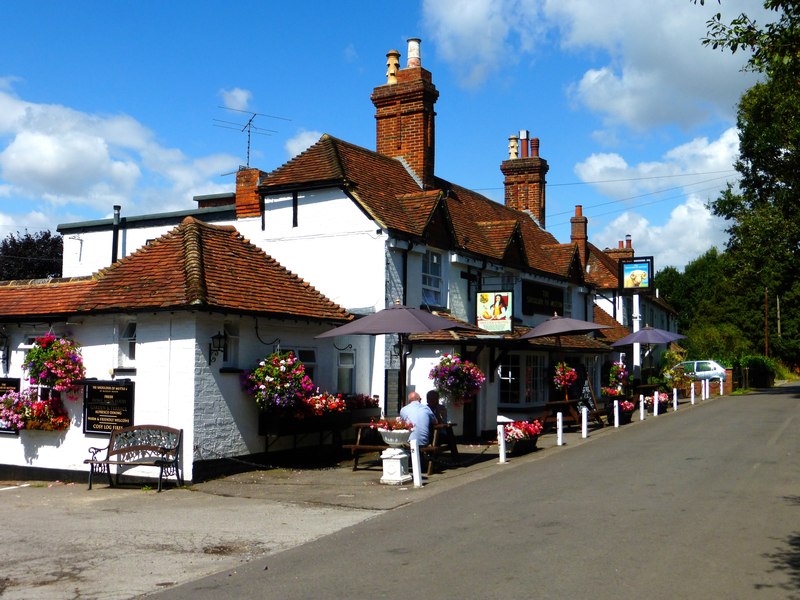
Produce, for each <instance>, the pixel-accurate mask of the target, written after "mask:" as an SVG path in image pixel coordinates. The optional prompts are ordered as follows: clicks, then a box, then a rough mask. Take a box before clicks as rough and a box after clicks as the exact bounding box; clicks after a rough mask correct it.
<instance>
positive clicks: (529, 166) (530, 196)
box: [500, 130, 550, 229]
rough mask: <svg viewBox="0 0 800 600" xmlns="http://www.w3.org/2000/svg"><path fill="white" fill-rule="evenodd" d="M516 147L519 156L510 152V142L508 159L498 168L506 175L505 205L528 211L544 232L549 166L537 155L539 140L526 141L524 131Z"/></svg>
mask: <svg viewBox="0 0 800 600" xmlns="http://www.w3.org/2000/svg"><path fill="white" fill-rule="evenodd" d="M512 137H513V136H512ZM518 145H519V153H516V152H513V151H512V142H511V140H509V158H508V160H505V161H503V162H502V164H501V165H500V170H501V171H502V173H503V175H504V176H505V177H504V180H503V185H504V186H505V203H506V206H508V207H510V208H514V209H516V210H521V211H527V212H529V213H530V214H531V216H532V217H533V218H534V219H535V220H536V222H537V223H538V224H539V226H540V227H541V228H542V229H544V228H545V187H546V183H547V182H546V181H545V176H546V175H547V171H548V170H549V168H550V167H549V166H548V164H547V161H546V160H544V159H543V158H541V157H540V156H539V139H538V138H530V139H529V133H528V131H527V130H522V131H520V132H519V140H518ZM529 148H530V152H529Z"/></svg>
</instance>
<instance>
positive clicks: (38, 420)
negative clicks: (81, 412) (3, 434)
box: [0, 388, 70, 431]
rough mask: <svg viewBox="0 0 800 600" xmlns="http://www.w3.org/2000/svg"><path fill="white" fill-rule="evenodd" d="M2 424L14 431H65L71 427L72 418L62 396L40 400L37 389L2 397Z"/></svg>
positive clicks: (0, 407) (0, 402) (0, 412)
mask: <svg viewBox="0 0 800 600" xmlns="http://www.w3.org/2000/svg"><path fill="white" fill-rule="evenodd" d="M0 424H2V426H3V428H4V429H11V430H14V431H21V430H23V429H38V430H42V431H64V430H66V429H69V427H70V417H69V414H68V413H67V411H66V409H65V408H64V404H63V403H62V402H61V395H60V394H54V395H52V396H48V397H42V398H40V397H39V394H38V390H37V389H36V388H28V389H27V390H23V391H21V392H16V391H11V392H7V393H6V394H4V395H3V396H0Z"/></svg>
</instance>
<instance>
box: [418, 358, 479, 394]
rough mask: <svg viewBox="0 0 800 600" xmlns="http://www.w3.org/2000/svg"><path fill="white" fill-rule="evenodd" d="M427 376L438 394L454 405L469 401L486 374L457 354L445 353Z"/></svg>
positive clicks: (477, 390)
mask: <svg viewBox="0 0 800 600" xmlns="http://www.w3.org/2000/svg"><path fill="white" fill-rule="evenodd" d="M428 377H429V378H430V379H431V380H433V386H434V387H435V388H436V390H437V391H438V392H439V395H440V396H441V397H442V398H444V399H445V400H446V401H450V402H452V403H453V404H455V405H456V406H460V405H461V404H464V403H465V402H469V401H471V400H472V399H473V398H474V397H475V396H476V395H477V393H478V392H479V391H480V389H481V386H482V385H483V382H484V381H486V376H485V375H484V374H483V371H481V370H480V369H479V368H478V366H477V365H475V364H474V363H471V362H469V361H468V360H463V359H462V358H461V357H460V356H459V355H458V354H445V355H443V356H442V357H441V358H440V359H439V364H437V365H436V366H435V367H433V369H431V372H430V373H429V374H428Z"/></svg>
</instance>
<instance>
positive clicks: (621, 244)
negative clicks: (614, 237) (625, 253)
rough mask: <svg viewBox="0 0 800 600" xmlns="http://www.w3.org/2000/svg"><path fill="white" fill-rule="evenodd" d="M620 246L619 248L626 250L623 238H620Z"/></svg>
mask: <svg viewBox="0 0 800 600" xmlns="http://www.w3.org/2000/svg"><path fill="white" fill-rule="evenodd" d="M618 248H619V249H620V250H624V249H625V243H624V242H623V241H622V240H620V241H619V246H618Z"/></svg>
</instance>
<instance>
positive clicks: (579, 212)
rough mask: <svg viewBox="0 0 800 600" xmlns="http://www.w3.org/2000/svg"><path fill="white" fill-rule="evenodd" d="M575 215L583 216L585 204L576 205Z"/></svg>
mask: <svg viewBox="0 0 800 600" xmlns="http://www.w3.org/2000/svg"><path fill="white" fill-rule="evenodd" d="M575 216H576V217H582V216H583V205H582V204H576V205H575Z"/></svg>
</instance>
